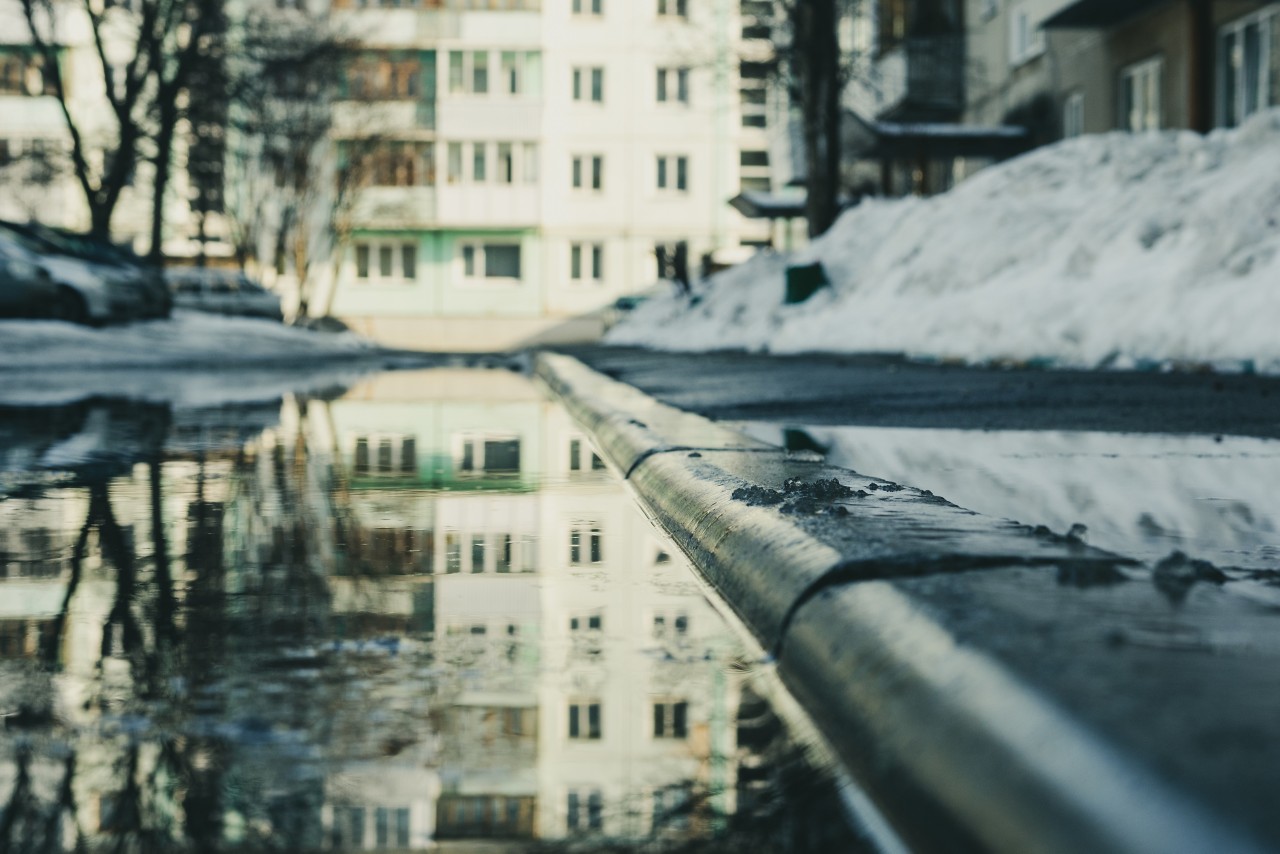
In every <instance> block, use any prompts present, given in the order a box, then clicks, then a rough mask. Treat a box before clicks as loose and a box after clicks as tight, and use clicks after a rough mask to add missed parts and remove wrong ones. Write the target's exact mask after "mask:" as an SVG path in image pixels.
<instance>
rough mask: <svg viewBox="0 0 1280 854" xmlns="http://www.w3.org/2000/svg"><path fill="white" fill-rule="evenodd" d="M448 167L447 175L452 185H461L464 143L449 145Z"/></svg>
mask: <svg viewBox="0 0 1280 854" xmlns="http://www.w3.org/2000/svg"><path fill="white" fill-rule="evenodd" d="M447 160H448V165H447V167H446V170H445V174H446V175H447V176H448V181H449V183H450V184H459V183H461V182H462V143H460V142H451V143H449V154H448V158H447Z"/></svg>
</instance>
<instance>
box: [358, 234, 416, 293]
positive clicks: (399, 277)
mask: <svg viewBox="0 0 1280 854" xmlns="http://www.w3.org/2000/svg"><path fill="white" fill-rule="evenodd" d="M375 260H376V263H373V262H374V261H375ZM355 266H356V281H358V282H362V283H367V284H379V285H394V284H411V283H413V282H414V281H415V280H416V279H417V277H418V245H417V244H416V243H403V242H398V241H396V242H383V241H363V240H362V241H358V242H357V243H356V244H355Z"/></svg>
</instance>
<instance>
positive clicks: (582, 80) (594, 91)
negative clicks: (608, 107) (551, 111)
mask: <svg viewBox="0 0 1280 854" xmlns="http://www.w3.org/2000/svg"><path fill="white" fill-rule="evenodd" d="M573 100H575V101H591V102H593V103H596V104H603V103H604V69H603V68H601V67H599V66H592V67H586V66H583V67H580V68H575V69H573Z"/></svg>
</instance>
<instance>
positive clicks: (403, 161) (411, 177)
mask: <svg viewBox="0 0 1280 854" xmlns="http://www.w3.org/2000/svg"><path fill="white" fill-rule="evenodd" d="M356 144H357V143H342V146H343V150H344V151H345V152H346V153H347V154H348V156H349V157H350V159H351V166H352V168H353V169H354V170H355V172H354V177H355V178H356V180H357V182H358V183H359V184H360V185H361V186H364V187H430V186H433V185H434V184H435V182H436V164H435V148H434V147H433V146H432V145H431V143H429V142H377V143H374V144H372V145H369V146H367V147H366V148H363V149H362V150H359V151H352V146H354V145H356Z"/></svg>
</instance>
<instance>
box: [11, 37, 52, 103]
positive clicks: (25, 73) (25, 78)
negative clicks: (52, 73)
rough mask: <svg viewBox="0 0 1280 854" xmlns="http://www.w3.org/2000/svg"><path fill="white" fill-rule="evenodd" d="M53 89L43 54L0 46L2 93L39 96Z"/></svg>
mask: <svg viewBox="0 0 1280 854" xmlns="http://www.w3.org/2000/svg"><path fill="white" fill-rule="evenodd" d="M52 89H53V83H52V81H51V80H50V78H49V75H48V74H46V73H45V69H44V59H43V58H42V57H41V56H39V55H38V54H36V53H34V52H32V51H30V50H27V49H24V48H17V49H16V50H15V49H14V48H11V47H3V48H0V95H23V96H27V97H31V98H37V97H39V96H41V95H43V94H44V93H45V92H46V91H52Z"/></svg>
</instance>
